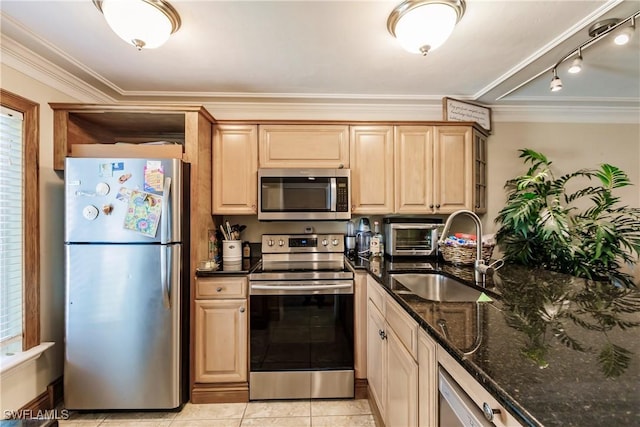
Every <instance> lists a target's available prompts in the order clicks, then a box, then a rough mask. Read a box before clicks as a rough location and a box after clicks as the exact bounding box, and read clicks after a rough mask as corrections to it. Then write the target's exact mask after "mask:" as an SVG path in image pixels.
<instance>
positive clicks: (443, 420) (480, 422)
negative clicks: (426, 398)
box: [438, 366, 495, 427]
mask: <svg viewBox="0 0 640 427" xmlns="http://www.w3.org/2000/svg"><path fill="white" fill-rule="evenodd" d="M438 396H439V405H438V407H439V417H438V418H439V426H440V427H458V426H464V427H485V426H487V427H489V426H494V425H495V424H493V423H491V422H489V421H487V420H486V418H485V417H484V414H483V412H482V411H481V410H480V408H478V406H477V405H476V404H475V402H474V401H473V400H471V398H470V397H469V396H468V395H467V393H465V391H464V390H463V389H462V387H460V385H458V383H457V382H456V381H455V380H454V379H453V378H452V377H451V375H449V374H448V373H447V371H445V370H444V369H443V368H442V367H441V366H440V367H438Z"/></svg>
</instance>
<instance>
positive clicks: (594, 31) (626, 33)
mask: <svg viewBox="0 0 640 427" xmlns="http://www.w3.org/2000/svg"><path fill="white" fill-rule="evenodd" d="M638 16H640V11H637V12H635V13H634V14H633V15H631V16H629V17H627V18H625V19H622V20H619V19H616V18H610V19H604V20H602V21H598V22H596V23H595V24H593V25H592V26H591V27H589V37H591V38H590V39H589V40H587V41H586V42H584V43H582V44H581V45H580V46H578V47H577V48H575V49H574V50H572V51H571V52H569V53H568V54H567V55H565V56H564V57H563V58H562V59H560V60H559V61H558V62H556V64H555V65H554V66H553V68H552V69H551V71H552V72H553V78H552V79H551V84H550V85H549V89H551V92H557V91H559V90H561V89H562V80H560V77H558V67H559V66H560V64H562V63H563V62H564V61H566V60H567V59H569V58H571V57H572V56H574V55H577V56H576V58H575V59H574V60H573V61H572V62H571V66H570V67H569V68H568V70H567V71H568V72H569V73H571V74H575V73H579V72H580V71H581V70H582V66H583V61H582V51H583V50H584V49H586V48H588V47H589V46H591V45H592V44H594V43H595V42H597V41H598V40H600V39H602V38H603V37H604V36H606V35H607V34H609V33H611V32H613V31H615V30H617V29H618V28H620V27H622V26H624V25H625V24H626V23H628V22H630V25H629V26H627V27H625V28H624V29H622V30H621V31H620V32H619V33H618V34H617V35H616V36H615V38H614V43H615V44H617V45H623V44H626V43H628V42H629V41H630V40H631V37H633V33H634V32H635V29H636V18H638Z"/></svg>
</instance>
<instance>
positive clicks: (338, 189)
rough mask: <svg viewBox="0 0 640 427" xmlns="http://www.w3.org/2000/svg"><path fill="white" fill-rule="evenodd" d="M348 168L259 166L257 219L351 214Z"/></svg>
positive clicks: (312, 217)
mask: <svg viewBox="0 0 640 427" xmlns="http://www.w3.org/2000/svg"><path fill="white" fill-rule="evenodd" d="M350 178H351V173H350V171H349V169H259V170H258V219H259V220H267V221H274V220H284V221H290V220H327V221H328V220H335V219H350V218H351V180H350Z"/></svg>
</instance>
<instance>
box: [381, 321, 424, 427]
mask: <svg viewBox="0 0 640 427" xmlns="http://www.w3.org/2000/svg"><path fill="white" fill-rule="evenodd" d="M387 340H388V342H387V365H388V371H387V416H386V418H385V420H386V422H385V425H386V426H387V427H404V426H415V425H418V364H417V363H416V361H415V360H414V359H413V357H412V356H411V353H409V351H408V350H407V349H406V348H405V347H404V345H403V344H402V341H400V339H399V338H398V336H397V335H396V334H395V332H394V331H393V330H392V329H391V328H389V329H388V332H387Z"/></svg>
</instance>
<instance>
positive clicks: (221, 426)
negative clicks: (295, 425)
mask: <svg viewBox="0 0 640 427" xmlns="http://www.w3.org/2000/svg"><path fill="white" fill-rule="evenodd" d="M240 422H242V419H241V418H226V419H220V420H173V421H172V422H171V425H170V426H169V427H240ZM70 427H74V426H70ZM108 427H110V426H108Z"/></svg>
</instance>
